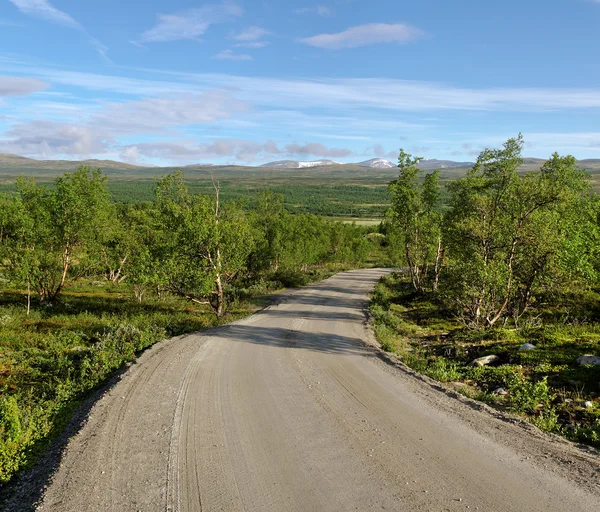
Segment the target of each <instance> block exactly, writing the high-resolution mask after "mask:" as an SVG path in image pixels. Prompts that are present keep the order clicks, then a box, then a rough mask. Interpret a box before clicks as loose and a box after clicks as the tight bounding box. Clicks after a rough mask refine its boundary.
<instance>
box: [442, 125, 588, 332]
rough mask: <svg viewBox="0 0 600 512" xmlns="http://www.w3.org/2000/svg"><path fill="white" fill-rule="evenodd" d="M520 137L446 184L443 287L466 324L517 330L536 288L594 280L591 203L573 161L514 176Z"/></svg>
mask: <svg viewBox="0 0 600 512" xmlns="http://www.w3.org/2000/svg"><path fill="white" fill-rule="evenodd" d="M522 147H523V138H522V137H521V136H520V135H519V137H517V138H514V139H509V140H508V141H507V142H506V143H505V144H504V147H503V148H502V149H497V150H485V151H483V152H482V153H481V155H480V156H479V158H478V160H477V163H476V165H475V166H474V167H473V169H471V170H470V171H469V172H468V174H467V176H466V177H465V178H462V179H460V180H457V181H456V182H454V183H452V184H451V185H450V187H449V188H450V192H451V202H450V210H449V211H448V213H447V215H446V219H445V240H446V243H447V245H448V253H449V257H450V259H451V262H452V264H451V267H448V269H447V272H446V275H445V276H444V282H443V285H442V288H443V290H444V295H445V297H446V298H447V300H448V302H449V303H452V304H453V305H454V308H455V310H456V311H457V313H459V314H460V315H461V316H462V317H463V319H464V321H465V323H467V324H470V325H474V326H477V327H491V326H493V325H495V324H496V323H497V322H498V321H499V320H501V319H504V320H505V319H507V318H511V319H512V320H513V321H514V322H515V323H517V322H518V321H519V320H520V319H521V317H522V316H523V315H524V314H525V312H526V310H527V309H528V307H529V306H530V304H531V301H532V300H533V298H534V295H535V291H536V290H537V289H539V288H540V287H544V288H546V289H549V288H552V287H554V288H557V289H558V288H563V287H564V286H565V284H566V283H568V282H573V281H574V280H575V279H584V278H587V279H590V278H595V271H594V268H593V265H594V262H595V261H596V259H597V258H596V256H595V254H596V253H597V249H596V246H597V239H598V226H597V222H596V218H595V212H596V211H597V207H596V201H595V200H594V199H592V197H591V195H590V186H589V183H588V181H587V178H586V176H585V173H584V172H583V171H580V170H578V169H577V166H576V160H575V159H574V158H573V157H571V156H567V157H561V156H559V155H558V154H554V155H552V157H551V158H550V159H549V160H548V161H547V162H546V163H545V164H544V165H543V166H542V168H541V169H540V170H539V171H533V172H528V173H525V174H519V173H518V172H517V170H518V167H519V165H520V164H521V163H522V158H521V151H522Z"/></svg>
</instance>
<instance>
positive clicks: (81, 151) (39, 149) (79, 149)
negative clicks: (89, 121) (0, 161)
mask: <svg viewBox="0 0 600 512" xmlns="http://www.w3.org/2000/svg"><path fill="white" fill-rule="evenodd" d="M113 142H114V141H113V140H112V138H111V137H110V135H109V134H108V133H106V132H104V131H102V130H99V129H98V128H92V127H89V126H80V125H75V124H72V123H62V122H54V121H31V122H28V123H18V124H16V125H15V126H14V127H13V128H12V129H10V130H8V131H7V132H5V133H3V134H2V136H1V138H0V152H4V153H18V154H21V155H28V156H35V157H42V158H49V157H55V156H56V155H69V156H77V157H79V158H86V157H88V156H89V155H92V154H101V153H105V152H106V151H107V148H108V147H109V145H110V144H111V143H113Z"/></svg>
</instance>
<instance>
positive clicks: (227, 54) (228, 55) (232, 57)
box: [212, 50, 253, 61]
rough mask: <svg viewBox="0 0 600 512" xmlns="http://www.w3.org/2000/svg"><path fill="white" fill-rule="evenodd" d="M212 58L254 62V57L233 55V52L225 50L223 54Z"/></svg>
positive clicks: (240, 54) (220, 53)
mask: <svg viewBox="0 0 600 512" xmlns="http://www.w3.org/2000/svg"><path fill="white" fill-rule="evenodd" d="M212 58H213V59H217V60H246V61H247V60H253V58H252V55H246V54H243V53H233V51H232V50H223V51H222V52H219V53H217V54H216V55H213V57H212Z"/></svg>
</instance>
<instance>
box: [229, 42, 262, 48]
mask: <svg viewBox="0 0 600 512" xmlns="http://www.w3.org/2000/svg"><path fill="white" fill-rule="evenodd" d="M268 45H269V42H268V41H249V42H247V43H237V44H234V45H233V46H235V47H236V48H264V47H265V46H268Z"/></svg>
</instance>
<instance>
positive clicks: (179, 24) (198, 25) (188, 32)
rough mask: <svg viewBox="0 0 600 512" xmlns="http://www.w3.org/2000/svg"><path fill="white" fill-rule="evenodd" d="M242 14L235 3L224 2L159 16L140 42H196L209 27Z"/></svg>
mask: <svg viewBox="0 0 600 512" xmlns="http://www.w3.org/2000/svg"><path fill="white" fill-rule="evenodd" d="M242 12H243V11H242V9H241V7H239V6H238V5H237V4H236V3H234V2H230V1H225V2H222V3H221V4H208V5H205V6H203V7H198V8H194V9H188V10H186V11H181V12H177V13H174V14H159V15H158V16H157V17H158V23H157V24H156V25H155V26H154V27H153V28H151V29H149V30H147V31H146V32H144V33H143V34H142V35H141V37H140V41H141V42H145V43H155V42H166V41H177V40H181V39H191V40H198V39H199V38H200V36H202V35H203V34H204V33H205V32H206V31H207V30H208V28H209V27H210V26H211V25H214V24H216V23H223V22H226V21H229V20H230V19H232V18H233V17H236V16H241V14H242Z"/></svg>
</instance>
